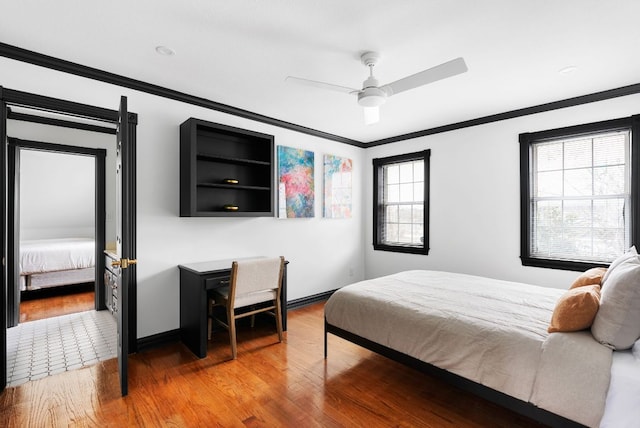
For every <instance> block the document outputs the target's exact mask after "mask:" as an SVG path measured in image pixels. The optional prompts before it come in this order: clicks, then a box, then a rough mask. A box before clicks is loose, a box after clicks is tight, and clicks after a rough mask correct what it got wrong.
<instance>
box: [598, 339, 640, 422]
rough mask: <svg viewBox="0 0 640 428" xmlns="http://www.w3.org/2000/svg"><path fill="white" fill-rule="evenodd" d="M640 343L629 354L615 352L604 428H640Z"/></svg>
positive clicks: (639, 341)
mask: <svg viewBox="0 0 640 428" xmlns="http://www.w3.org/2000/svg"><path fill="white" fill-rule="evenodd" d="M639 408H640V340H637V341H636V343H635V344H634V345H633V348H631V349H629V350H627V351H615V352H614V353H613V363H612V364H611V385H610V386H609V393H608V394H607V402H606V405H605V412H604V416H603V417H602V422H601V424H600V427H601V428H635V427H638V426H640V416H639V415H640V410H639Z"/></svg>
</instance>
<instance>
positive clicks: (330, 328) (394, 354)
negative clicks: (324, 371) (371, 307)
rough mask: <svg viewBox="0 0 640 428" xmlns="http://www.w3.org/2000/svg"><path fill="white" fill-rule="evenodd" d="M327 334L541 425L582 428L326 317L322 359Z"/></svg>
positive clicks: (325, 348) (325, 351)
mask: <svg viewBox="0 0 640 428" xmlns="http://www.w3.org/2000/svg"><path fill="white" fill-rule="evenodd" d="M328 333H331V334H333V335H335V336H338V337H340V338H342V339H345V340H347V341H349V342H352V343H354V344H356V345H359V346H362V347H363V348H366V349H368V350H370V351H373V352H375V353H377V354H380V355H383V356H385V357H387V358H390V359H391V360H394V361H397V362H399V363H401V364H404V365H406V366H408V367H411V368H413V369H416V370H418V371H421V372H423V373H427V374H429V375H432V376H435V377H437V378H439V379H442V380H444V381H445V382H447V383H449V384H451V385H453V386H455V387H457V388H460V389H462V390H464V391H467V392H471V393H473V394H475V395H478V396H479V397H481V398H484V399H485V400H488V401H491V402H493V403H495V404H498V405H499V406H502V407H505V408H507V409H509V410H512V411H514V412H516V413H519V414H521V415H523V416H526V417H528V418H530V419H533V420H535V421H537V422H540V423H543V424H545V425H549V426H552V427H563V428H564V427H567V428H569V427H571V428H574V427H575V428H577V427H584V425H582V424H579V423H577V422H575V421H572V420H570V419H567V418H565V417H562V416H559V415H556V414H555V413H551V412H549V411H547V410H544V409H542V408H540V407H536V406H534V405H533V404H531V403H527V402H526V401H522V400H519V399H517V398H514V397H512V396H510V395H507V394H504V393H502V392H500V391H496V390H495V389H492V388H489V387H487V386H484V385H481V384H479V383H477V382H473V381H471V380H469V379H466V378H464V377H462V376H458V375H456V374H453V373H451V372H448V371H446V370H443V369H441V368H438V367H436V366H434V365H432V364H429V363H425V362H424V361H421V360H418V359H417V358H414V357H411V356H409V355H407V354H404V353H402V352H398V351H396V350H395V349H391V348H388V347H386V346H384V345H380V344H379V343H376V342H373V341H371V340H369V339H365V338H363V337H361V336H358V335H357V334H354V333H351V332H349V331H346V330H343V329H341V328H339V327H336V326H334V325H331V324H329V323H328V322H327V320H326V319H325V320H324V358H325V359H326V358H327V335H328Z"/></svg>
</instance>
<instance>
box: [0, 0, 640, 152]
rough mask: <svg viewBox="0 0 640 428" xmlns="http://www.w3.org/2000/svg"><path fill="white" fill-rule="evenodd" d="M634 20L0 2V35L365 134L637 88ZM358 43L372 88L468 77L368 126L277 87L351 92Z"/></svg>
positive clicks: (525, 9) (445, 3) (626, 1)
mask: <svg viewBox="0 0 640 428" xmlns="http://www.w3.org/2000/svg"><path fill="white" fill-rule="evenodd" d="M638 16H640V1H638V0H615V1H602V0H485V1H477V0H440V1H436V0H396V1H391V0H387V1H381V0H348V1H347V0H233V1H231V0H228V1H223V0H182V1H175V0H174V1H171V0H135V1H131V0H110V1H103V0H84V1H81V0H57V1H55V2H54V1H45V0H19V1H16V0H0V41H2V42H4V43H6V44H9V45H14V46H17V47H20V48H24V49H28V50H33V51H36V52H38V53H42V54H46V55H51V56H54V57H57V58H60V59H64V60H67V61H72V62H76V63H80V64H83V65H86V66H90V67H94V68H98V69H102V70H105V71H109V72H111V73H115V74H119V75H123V76H126V77H130V78H134V79H138V80H142V81H145V82H149V83H153V84H156V85H160V86H163V87H166V88H169V89H173V90H176V91H180V92H184V93H187V94H191V95H196V96H199V97H203V98H206V99H210V100H212V101H215V102H218V103H222V104H227V105H230V106H233V107H237V108H241V109H245V110H249V111H252V112H255V113H258V114H261V115H265V116H269V117H272V118H275V119H279V120H283V121H287V122H291V123H294V124H297V125H302V126H305V127H309V128H313V129H317V130H320V131H323V132H328V133H331V134H336V135H340V136H343V137H347V138H350V139H354V140H358V141H363V142H370V141H374V140H378V139H382V138H387V137H392V136H396V135H400V134H405V133H409V132H414V131H420V130H424V129H429V128H433V127H436V126H441V125H447V124H451V123H455V122H460V121H464V120H469V119H475V118H478V117H482V116H487V115H491V114H497V113H502V112H506V111H510V110H514V109H519V108H525V107H530V106H534V105H538V104H543V103H547V102H551V101H557V100H562V99H566V98H571V97H575V96H580V95H586V94H590V93H594V92H598V91H603V90H607V89H613V88H617V87H621V86H626V85H630V84H635V83H639V82H640V55H639V54H638V52H639V49H640V46H638V43H639V42H640V25H638V21H637V19H638ZM159 45H164V46H168V47H170V48H171V49H173V50H174V51H175V52H176V54H175V55H173V56H161V55H158V54H157V53H156V51H155V48H156V46H159ZM366 50H375V51H378V52H379V53H380V54H381V55H382V60H381V62H380V64H379V65H378V66H377V67H376V70H375V74H376V76H377V77H378V79H379V80H380V82H381V83H389V82H392V81H395V80H397V79H399V78H402V77H405V76H407V75H410V74H413V73H416V72H418V71H421V70H424V69H426V68H430V67H432V66H435V65H437V64H440V63H442V62H445V61H448V60H451V59H453V58H456V57H459V56H461V57H464V59H465V60H466V63H467V66H468V67H469V71H468V72H467V73H465V74H462V75H459V76H455V77H452V78H449V79H446V80H443V81H439V82H436V83H433V84H430V85H427V86H423V87H420V88H418V89H414V90H412V91H408V92H404V93H401V94H397V95H396V96H394V97H392V98H390V99H388V101H387V103H386V104H385V105H383V106H382V107H381V112H380V116H381V119H380V122H379V123H377V124H375V125H365V124H364V120H363V114H362V109H361V107H359V106H358V104H357V102H356V99H355V97H354V96H350V95H346V94H341V93H338V92H331V91H325V90H321V89H317V88H312V87H306V86H299V85H294V84H291V83H286V82H285V78H286V77H287V76H289V75H292V76H297V77H303V78H307V79H313V80H319V81H323V82H329V83H334V84H338V85H342V86H349V87H356V88H359V87H361V85H362V81H363V80H364V79H365V78H366V77H367V70H366V68H365V67H364V66H363V65H362V64H361V63H360V61H359V55H360V54H361V53H362V52H363V51H366ZM568 66H575V67H577V69H576V70H575V71H573V72H572V73H567V74H563V73H560V72H559V70H561V69H563V68H565V67H568ZM0 84H1V82H0ZM16 89H19V88H16Z"/></svg>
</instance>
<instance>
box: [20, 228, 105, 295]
mask: <svg viewBox="0 0 640 428" xmlns="http://www.w3.org/2000/svg"><path fill="white" fill-rule="evenodd" d="M19 269H20V277H19V278H20V279H19V282H20V291H32V290H38V289H44V288H51V287H59V286H63V285H70V284H81V283H85V282H93V281H95V242H94V240H93V239H92V238H62V239H38V240H24V241H21V242H20V259H19Z"/></svg>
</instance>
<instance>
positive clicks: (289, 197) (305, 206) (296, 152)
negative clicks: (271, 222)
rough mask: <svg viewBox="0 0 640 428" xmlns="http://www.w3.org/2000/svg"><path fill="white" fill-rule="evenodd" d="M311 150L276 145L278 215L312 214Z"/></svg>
mask: <svg viewBox="0 0 640 428" xmlns="http://www.w3.org/2000/svg"><path fill="white" fill-rule="evenodd" d="M313 175H314V155H313V152H311V151H307V150H302V149H295V148H292V147H286V146H278V217H280V218H305V217H313V216H314V208H315V207H314V200H315V191H314V176H313Z"/></svg>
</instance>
